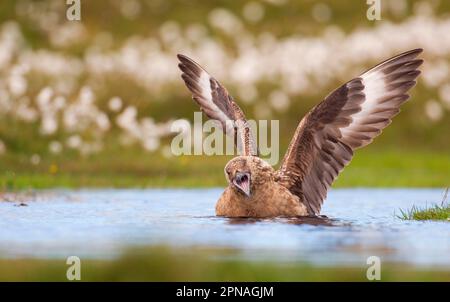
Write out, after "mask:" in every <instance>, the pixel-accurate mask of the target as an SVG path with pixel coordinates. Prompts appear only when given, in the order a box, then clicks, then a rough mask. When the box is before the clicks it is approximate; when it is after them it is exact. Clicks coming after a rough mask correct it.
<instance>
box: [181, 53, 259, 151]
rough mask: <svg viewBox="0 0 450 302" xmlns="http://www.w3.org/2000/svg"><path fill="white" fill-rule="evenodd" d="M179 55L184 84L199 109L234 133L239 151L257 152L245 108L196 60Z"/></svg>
mask: <svg viewBox="0 0 450 302" xmlns="http://www.w3.org/2000/svg"><path fill="white" fill-rule="evenodd" d="M177 57H178V59H179V60H180V64H178V67H179V68H180V69H181V71H182V72H183V74H182V75H181V77H182V78H183V80H184V82H185V84H186V86H187V88H188V89H189V90H190V91H191V92H192V98H193V99H194V101H195V102H196V103H197V104H198V105H199V106H200V109H201V110H202V111H203V112H204V113H205V114H206V115H207V116H208V117H209V118H210V119H213V120H215V121H218V122H219V123H220V125H221V126H222V130H223V131H224V132H225V133H226V134H228V135H234V136H235V145H236V148H238V149H239V151H240V152H241V154H242V155H258V148H257V147H256V143H255V140H254V139H253V135H252V132H251V129H250V127H249V125H248V123H247V120H246V118H245V115H244V112H242V110H241V108H239V106H238V105H237V104H236V103H235V102H234V100H233V98H232V97H231V95H229V93H228V91H227V90H226V89H225V87H223V86H222V85H221V84H220V83H219V81H217V80H216V79H215V78H213V77H212V76H211V75H209V74H208V73H207V72H206V71H205V70H204V69H203V68H202V67H201V66H200V65H199V64H197V63H196V62H194V61H193V60H191V59H190V58H188V57H186V56H184V55H181V54H179V55H178V56H177Z"/></svg>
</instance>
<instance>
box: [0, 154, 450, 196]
mask: <svg viewBox="0 0 450 302" xmlns="http://www.w3.org/2000/svg"><path fill="white" fill-rule="evenodd" d="M230 159H231V157H230V156H180V157H172V158H165V157H163V156H162V155H160V154H158V153H154V154H149V153H146V152H145V151H141V150H138V149H118V150H116V151H112V152H107V153H106V152H104V153H102V154H98V155H93V156H90V157H79V156H76V155H73V156H67V155H64V156H60V157H48V158H45V159H43V160H42V161H41V163H40V164H39V165H37V166H34V165H32V164H30V163H29V159H28V157H25V156H24V157H18V156H16V155H12V156H11V157H8V156H4V157H3V158H2V162H1V163H0V171H1V172H0V187H1V189H3V190H23V189H42V188H53V187H65V188H80V187H123V188H128V187H135V188H143V187H148V188H155V187H223V186H225V185H226V181H225V177H224V174H223V167H224V166H225V164H226V163H227V161H228V160H230ZM449 179H450V155H448V154H447V153H439V152H429V151H407V152H405V151H404V150H400V149H399V150H395V149H390V150H379V149H378V148H370V147H369V148H368V149H365V150H360V151H358V152H357V154H356V155H355V157H354V159H353V161H352V162H351V163H350V165H349V166H348V167H346V168H345V170H344V171H343V172H342V173H341V174H340V176H339V178H338V179H337V181H336V183H335V185H334V187H355V186H359V187H447V186H448V185H449V182H448V181H449Z"/></svg>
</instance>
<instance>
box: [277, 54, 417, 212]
mask: <svg viewBox="0 0 450 302" xmlns="http://www.w3.org/2000/svg"><path fill="white" fill-rule="evenodd" d="M421 52H422V49H415V50H411V51H408V52H405V53H403V54H400V55H398V56H396V57H393V58H391V59H389V60H387V61H384V62H383V63H380V64H379V65H377V66H375V67H374V68H372V69H370V70H368V71H366V72H365V73H363V74H362V75H361V76H359V77H357V78H354V79H353V80H351V81H349V82H347V83H346V84H344V85H342V86H341V87H339V88H338V89H336V90H335V91H333V92H332V93H331V94H330V95H328V96H327V97H326V98H325V99H324V100H323V101H322V102H321V103H319V104H318V105H317V106H315V107H314V108H313V109H312V110H311V111H310V112H309V113H308V114H307V115H306V116H305V117H304V118H303V119H302V121H301V122H300V124H299V126H298V127H297V130H296V132H295V134H294V137H293V139H292V141H291V143H290V146H289V148H288V150H287V152H286V155H285V156H284V159H283V162H282V164H281V167H280V169H279V171H278V178H277V179H278V181H279V182H280V184H282V185H283V186H285V187H286V188H288V189H289V190H290V191H291V192H292V193H293V194H295V195H297V196H299V197H300V199H301V200H302V201H303V202H304V203H305V205H306V206H307V208H308V211H309V214H311V215H317V214H319V212H320V208H321V206H322V203H323V200H324V199H325V198H326V194H327V190H328V188H329V187H330V186H331V184H332V183H333V181H334V180H335V178H336V177H337V176H338V174H339V172H340V171H341V170H342V169H343V168H344V166H346V165H347V164H348V163H349V162H350V160H351V159H352V156H353V151H354V150H355V149H357V148H360V147H364V146H366V145H367V144H369V143H370V142H372V140H373V139H374V138H375V137H376V136H378V135H379V134H380V133H381V131H382V130H383V129H384V128H385V127H386V126H387V125H389V124H390V123H391V119H392V118H393V117H394V116H395V115H396V114H397V113H398V112H399V111H400V109H399V107H400V105H401V104H403V103H404V102H405V101H406V100H407V99H408V97H409V96H408V94H407V92H408V90H409V89H411V87H413V86H414V85H415V83H416V82H415V79H416V78H417V76H418V75H419V74H420V71H419V70H418V69H417V68H418V67H419V66H420V65H421V64H422V63H423V60H420V59H416V57H417V56H418V55H419V53H421Z"/></svg>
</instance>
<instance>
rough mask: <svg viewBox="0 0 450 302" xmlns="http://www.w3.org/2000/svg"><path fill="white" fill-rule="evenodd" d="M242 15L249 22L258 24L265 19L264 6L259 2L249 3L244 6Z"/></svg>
mask: <svg viewBox="0 0 450 302" xmlns="http://www.w3.org/2000/svg"><path fill="white" fill-rule="evenodd" d="M242 14H243V15H244V17H245V19H247V20H248V21H250V22H253V23H256V22H258V21H261V19H262V18H263V17H264V6H262V4H261V3H258V2H248V3H247V4H245V6H244V9H243V11H242Z"/></svg>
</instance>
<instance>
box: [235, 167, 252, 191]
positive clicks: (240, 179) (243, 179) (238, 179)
mask: <svg viewBox="0 0 450 302" xmlns="http://www.w3.org/2000/svg"><path fill="white" fill-rule="evenodd" d="M233 183H234V185H235V186H236V187H238V188H239V189H240V190H241V191H242V192H244V194H245V195H247V196H250V173H246V172H237V173H236V176H235V177H234V179H233Z"/></svg>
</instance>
